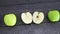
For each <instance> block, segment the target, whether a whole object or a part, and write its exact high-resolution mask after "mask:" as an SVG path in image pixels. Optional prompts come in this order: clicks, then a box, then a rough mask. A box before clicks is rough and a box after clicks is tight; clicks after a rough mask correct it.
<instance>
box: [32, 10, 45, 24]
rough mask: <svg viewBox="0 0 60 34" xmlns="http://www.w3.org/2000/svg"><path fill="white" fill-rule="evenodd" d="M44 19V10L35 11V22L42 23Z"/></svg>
mask: <svg viewBox="0 0 60 34" xmlns="http://www.w3.org/2000/svg"><path fill="white" fill-rule="evenodd" d="M43 20H44V13H43V12H38V11H36V12H34V13H33V22H34V23H35V24H40V23H41V22H42V21H43Z"/></svg>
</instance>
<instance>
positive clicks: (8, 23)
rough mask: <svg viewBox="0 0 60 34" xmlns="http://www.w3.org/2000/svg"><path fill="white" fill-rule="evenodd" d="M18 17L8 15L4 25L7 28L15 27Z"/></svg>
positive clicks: (5, 17)
mask: <svg viewBox="0 0 60 34" xmlns="http://www.w3.org/2000/svg"><path fill="white" fill-rule="evenodd" d="M16 21H17V19H16V16H15V14H6V15H5V16H4V23H5V25H6V26H14V25H15V24H16Z"/></svg>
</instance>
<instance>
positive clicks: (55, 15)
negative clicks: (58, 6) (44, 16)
mask: <svg viewBox="0 0 60 34" xmlns="http://www.w3.org/2000/svg"><path fill="white" fill-rule="evenodd" d="M48 18H49V20H50V21H51V22H56V21H59V11H58V10H50V11H49V12H48Z"/></svg>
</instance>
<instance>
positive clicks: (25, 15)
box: [21, 12, 32, 24]
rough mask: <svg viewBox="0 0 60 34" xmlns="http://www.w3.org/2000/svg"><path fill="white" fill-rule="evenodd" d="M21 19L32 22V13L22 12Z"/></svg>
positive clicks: (28, 22) (26, 22) (27, 22)
mask: <svg viewBox="0 0 60 34" xmlns="http://www.w3.org/2000/svg"><path fill="white" fill-rule="evenodd" d="M21 19H22V21H23V22H24V23H25V24H31V23H32V14H31V13H30V12H24V13H22V14H21Z"/></svg>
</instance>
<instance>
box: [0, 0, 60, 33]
mask: <svg viewBox="0 0 60 34" xmlns="http://www.w3.org/2000/svg"><path fill="white" fill-rule="evenodd" d="M52 9H53V10H54V9H57V10H59V11H60V0H0V34H60V21H59V22H56V23H51V22H50V21H49V20H48V18H47V14H48V11H49V10H52ZM22 10H29V12H31V13H32V14H33V12H34V11H35V10H38V11H42V12H44V14H45V19H44V21H43V23H41V24H39V25H36V24H34V23H33V22H32V24H29V25H26V24H23V22H22V21H21V18H20V17H21V16H20V15H21V13H22V12H24V11H22ZM8 13H14V14H15V15H16V16H17V24H16V25H15V26H14V27H6V26H5V24H4V21H3V18H4V15H5V14H8Z"/></svg>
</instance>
